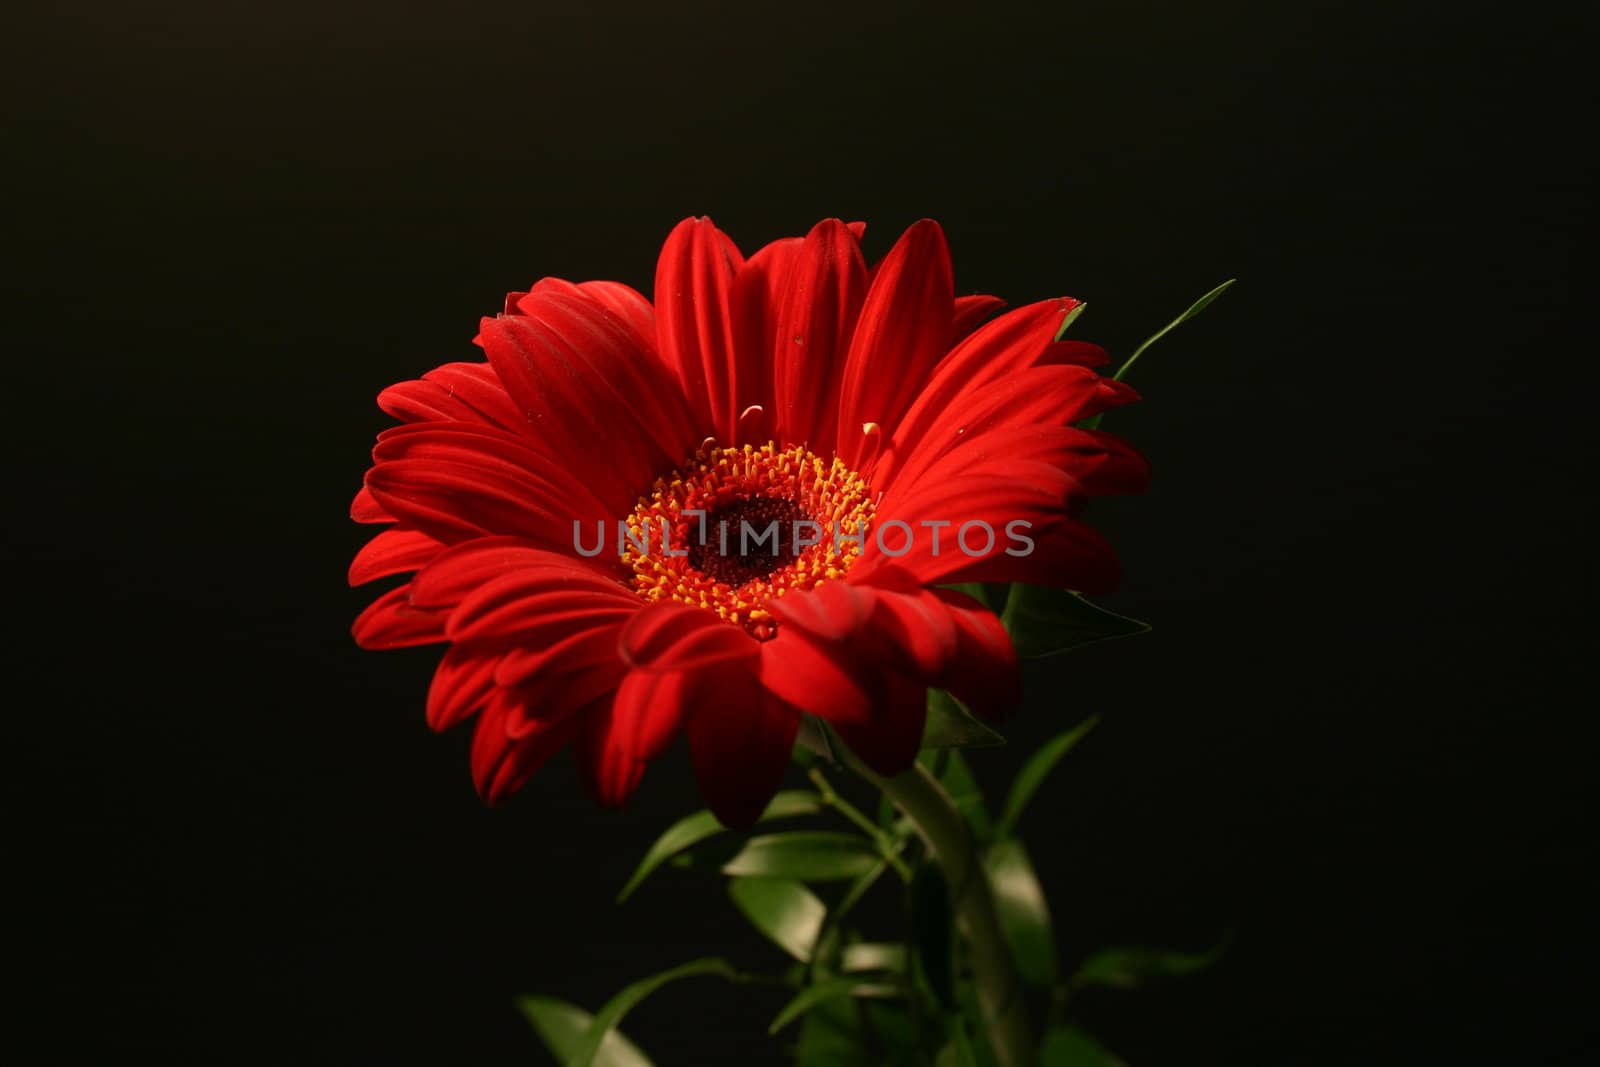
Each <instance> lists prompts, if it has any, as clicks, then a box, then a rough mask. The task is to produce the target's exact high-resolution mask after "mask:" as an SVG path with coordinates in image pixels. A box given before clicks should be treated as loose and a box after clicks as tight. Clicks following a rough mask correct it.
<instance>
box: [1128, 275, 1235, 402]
mask: <svg viewBox="0 0 1600 1067" xmlns="http://www.w3.org/2000/svg"><path fill="white" fill-rule="evenodd" d="M1238 280H1239V279H1237V278H1229V279H1228V280H1227V281H1225V282H1223V283H1222V284H1221V285H1219V286H1217V287H1216V288H1215V289H1213V290H1211V291H1210V292H1209V293H1207V294H1206V295H1205V296H1202V297H1201V298H1200V299H1199V300H1196V301H1195V302H1194V303H1192V304H1190V305H1189V309H1188V310H1187V311H1185V312H1184V313H1183V314H1182V315H1179V316H1178V317H1177V318H1175V319H1173V320H1172V321H1171V322H1169V323H1167V324H1166V325H1165V326H1163V327H1161V329H1159V330H1157V331H1156V332H1155V333H1153V334H1151V335H1150V336H1149V337H1148V338H1146V339H1145V342H1144V344H1142V345H1140V346H1139V347H1138V348H1135V349H1134V350H1133V355H1131V356H1129V357H1128V358H1127V360H1126V361H1125V362H1124V363H1123V364H1122V366H1120V367H1118V368H1117V373H1116V374H1113V375H1112V377H1113V378H1115V379H1116V380H1117V381H1119V382H1120V381H1121V380H1122V379H1123V378H1124V377H1125V376H1126V375H1127V373H1128V371H1130V370H1132V369H1133V365H1134V364H1135V363H1137V362H1138V360H1139V357H1140V356H1142V355H1144V350H1145V349H1147V348H1149V347H1150V346H1151V345H1153V344H1155V343H1156V342H1157V341H1159V340H1161V339H1162V338H1163V337H1165V336H1166V335H1167V334H1169V333H1171V332H1172V331H1173V330H1175V329H1177V328H1178V327H1179V326H1181V325H1183V324H1184V323H1186V322H1188V321H1189V320H1190V319H1192V318H1194V317H1195V316H1196V315H1198V314H1200V312H1202V311H1204V310H1205V309H1206V306H1207V305H1208V304H1210V303H1211V301H1213V300H1215V299H1216V298H1217V297H1219V296H1221V295H1222V294H1223V293H1225V292H1227V291H1228V287H1229V286H1231V285H1233V283H1234V282H1236V281H1238Z"/></svg>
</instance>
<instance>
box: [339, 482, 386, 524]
mask: <svg viewBox="0 0 1600 1067" xmlns="http://www.w3.org/2000/svg"><path fill="white" fill-rule="evenodd" d="M350 517H351V518H352V519H354V520H355V521H356V522H359V523H366V524H372V523H382V522H395V521H396V520H395V517H394V516H393V515H391V514H389V513H388V512H387V511H384V510H383V505H382V504H380V503H378V498H377V497H375V496H373V495H372V490H371V489H368V488H367V487H366V486H364V485H363V486H362V487H361V488H360V489H358V490H356V497H355V499H354V500H352V501H350Z"/></svg>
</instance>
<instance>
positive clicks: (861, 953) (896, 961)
mask: <svg viewBox="0 0 1600 1067" xmlns="http://www.w3.org/2000/svg"><path fill="white" fill-rule="evenodd" d="M905 969H906V947H905V946H904V945H895V944H890V943H889V942H886V941H862V942H858V943H856V944H854V945H846V946H845V947H844V951H842V952H841V953H839V970H841V971H843V972H845V973H846V974H859V973H860V972H862V971H890V972H893V973H895V974H903V973H905Z"/></svg>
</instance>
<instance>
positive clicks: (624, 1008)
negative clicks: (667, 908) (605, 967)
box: [566, 956, 739, 1067]
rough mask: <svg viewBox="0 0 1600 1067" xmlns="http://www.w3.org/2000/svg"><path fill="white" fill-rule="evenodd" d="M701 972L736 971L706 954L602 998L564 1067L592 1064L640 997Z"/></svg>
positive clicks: (725, 974) (734, 975)
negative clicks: (609, 996) (607, 997)
mask: <svg viewBox="0 0 1600 1067" xmlns="http://www.w3.org/2000/svg"><path fill="white" fill-rule="evenodd" d="M705 975H714V976H716V977H719V978H728V979H735V980H736V979H738V978H739V972H737V971H735V970H734V969H733V967H732V965H731V964H729V963H728V961H727V960H725V959H722V958H721V957H718V956H707V957H706V958H704V959H698V960H693V961H691V962H689V963H685V964H683V965H682V966H679V967H674V968H672V969H671V970H669V971H662V972H661V973H660V974H656V975H652V976H650V977H649V978H641V979H640V980H639V981H637V982H635V983H633V984H632V985H630V986H628V987H627V988H626V989H624V990H622V992H620V993H618V994H617V995H616V996H614V997H612V998H611V999H610V1000H608V1001H606V1003H605V1007H603V1008H601V1009H600V1010H599V1011H598V1012H596V1013H595V1016H594V1021H593V1022H592V1023H590V1024H589V1029H588V1031H587V1032H586V1033H585V1034H584V1035H583V1038H582V1039H581V1040H580V1041H579V1042H578V1046H577V1047H576V1048H575V1049H573V1050H572V1054H571V1055H570V1056H568V1057H567V1062H566V1067H595V1064H596V1063H598V1062H599V1061H598V1060H597V1059H596V1056H598V1055H599V1052H600V1048H601V1046H602V1045H603V1044H604V1043H605V1040H606V1038H607V1037H608V1036H609V1035H610V1034H611V1032H612V1031H613V1030H614V1029H616V1027H617V1024H619V1023H620V1022H622V1018H623V1016H625V1015H627V1014H628V1012H630V1011H632V1010H633V1009H634V1007H635V1006H637V1005H638V1003H639V1002H640V1001H641V1000H643V999H644V998H645V997H648V996H649V995H650V994H651V993H654V992H655V991H656V990H658V989H660V988H661V987H662V986H664V985H667V984H668V983H670V982H676V981H679V980H680V979H683V978H697V977H701V976H705Z"/></svg>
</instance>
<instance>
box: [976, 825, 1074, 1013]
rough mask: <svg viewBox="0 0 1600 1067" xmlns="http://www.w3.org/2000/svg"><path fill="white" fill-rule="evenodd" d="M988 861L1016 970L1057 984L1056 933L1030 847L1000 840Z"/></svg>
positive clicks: (1034, 980)
mask: <svg viewBox="0 0 1600 1067" xmlns="http://www.w3.org/2000/svg"><path fill="white" fill-rule="evenodd" d="M986 864H987V866H988V869H989V884H990V885H991V886H992V887H993V889H994V897H995V910H996V913H997V914H998V916H999V919H1000V928H1001V930H1002V931H1003V932H1004V934H1005V936H1006V941H1007V942H1008V943H1009V944H1010V945H1011V952H1012V955H1013V956H1014V957H1015V958H1016V961H1017V972H1018V973H1019V974H1021V975H1022V977H1023V980H1024V981H1026V982H1027V983H1028V984H1030V985H1033V986H1038V987H1040V988H1045V989H1048V988H1050V987H1052V986H1054V985H1055V984H1056V981H1057V978H1058V975H1059V973H1060V968H1059V966H1058V964H1057V963H1056V942H1055V932H1054V930H1053V929H1052V926H1051V922H1050V908H1049V906H1048V905H1047V904H1046V903H1045V899H1044V890H1043V889H1042V888H1040V886H1039V877H1038V875H1036V874H1034V873H1033V863H1032V862H1031V861H1030V860H1029V859H1028V853H1027V850H1026V849H1024V848H1023V846H1022V842H1021V841H1018V840H1017V839H1016V838H1010V839H1008V840H1004V841H999V842H997V843H995V844H994V845H992V846H991V847H990V848H989V853H988V856H987V857H986Z"/></svg>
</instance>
